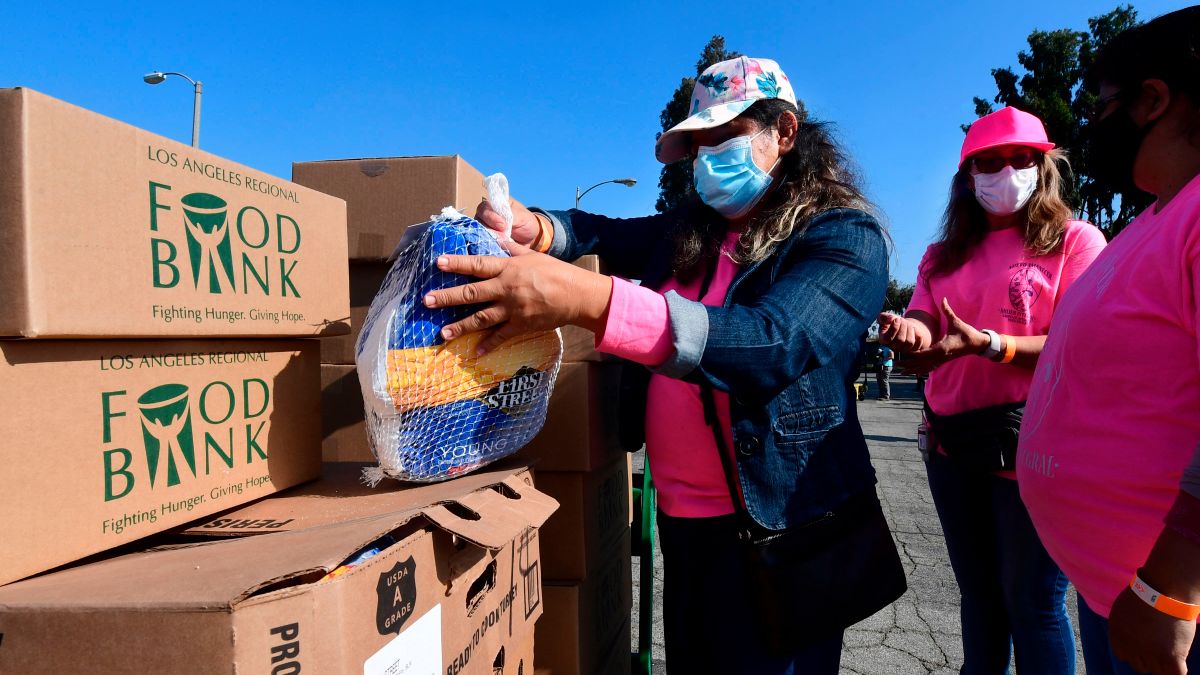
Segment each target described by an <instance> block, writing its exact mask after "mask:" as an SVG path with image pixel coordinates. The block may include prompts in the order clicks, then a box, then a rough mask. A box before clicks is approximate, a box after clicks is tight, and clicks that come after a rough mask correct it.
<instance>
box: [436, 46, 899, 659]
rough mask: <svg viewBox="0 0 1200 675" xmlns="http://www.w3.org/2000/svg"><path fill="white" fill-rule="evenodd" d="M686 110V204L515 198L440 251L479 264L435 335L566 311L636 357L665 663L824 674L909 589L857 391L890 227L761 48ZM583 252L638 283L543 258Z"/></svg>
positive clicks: (675, 144) (631, 376)
mask: <svg viewBox="0 0 1200 675" xmlns="http://www.w3.org/2000/svg"><path fill="white" fill-rule="evenodd" d="M623 96H624V94H623ZM690 106H691V115H690V116H689V117H688V118H686V119H685V120H684V121H683V122H681V123H680V124H679V125H677V126H675V127H673V128H672V129H669V130H668V131H667V132H665V133H664V134H663V135H662V136H661V137H660V138H659V139H658V145H657V148H656V151H655V152H656V156H657V158H658V159H659V160H660V161H662V162H666V163H671V162H677V161H687V162H690V163H691V165H692V167H693V169H694V175H695V183H694V185H695V188H696V193H697V194H698V195H699V199H698V200H693V201H691V202H689V203H687V204H685V205H683V206H681V207H679V208H676V209H672V210H670V211H668V212H666V213H662V214H659V215H653V216H648V217H645V218H631V219H615V218H608V217H605V216H600V215H594V214H590V213H585V212H583V211H579V210H569V211H543V210H540V209H535V210H530V209H526V208H525V207H523V206H520V205H518V204H516V203H515V202H514V203H513V212H514V219H513V223H512V238H513V239H514V240H515V241H516V242H519V244H513V245H511V248H512V250H513V251H514V252H515V255H514V256H513V257H511V258H507V259H504V258H478V257H475V258H473V257H463V258H449V259H447V260H445V261H443V263H442V264H441V266H442V269H445V270H450V271H460V272H464V273H468V274H472V275H474V276H477V277H483V278H484V279H486V280H485V281H480V282H477V283H474V284H470V285H464V286H460V287H458V288H454V289H448V290H445V291H440V292H437V293H435V294H433V296H434V297H433V298H432V302H433V304H435V305H441V304H442V303H445V304H454V305H458V304H468V303H472V304H474V303H479V304H480V305H481V309H480V310H479V311H478V312H477V313H476V314H474V315H473V316H472V317H470V318H468V319H466V320H465V321H462V322H460V323H457V324H453V325H450V326H447V327H446V328H445V334H446V336H447V337H455V336H458V335H461V334H463V333H464V332H467V331H479V330H482V331H487V332H488V337H486V338H484V342H483V344H484V346H485V347H488V346H495V345H498V344H500V343H502V342H503V341H504V340H505V339H508V338H511V337H513V336H516V335H520V334H522V333H524V332H527V331H530V330H535V329H545V328H552V327H555V326H562V325H565V324H576V325H580V326H584V327H586V328H589V329H591V330H592V331H593V332H595V333H596V337H597V343H598V347H597V348H598V349H600V350H601V351H605V352H608V353H611V354H616V355H618V356H622V357H624V358H626V359H628V360H630V361H632V362H635V364H634V365H632V367H631V368H628V369H627V370H626V375H627V379H626V380H625V383H624V384H625V386H623V394H627V395H625V396H623V400H624V401H632V402H633V405H630V406H628V408H627V412H629V413H631V414H630V415H629V416H628V417H622V419H621V425H622V431H623V433H622V435H623V436H625V437H626V439H627V440H628V439H636V440H635V444H640V442H641V439H642V438H644V439H645V443H646V450H647V454H648V457H649V460H650V466H651V469H652V471H653V473H654V480H655V483H656V484H657V487H658V491H659V492H658V503H659V509H660V510H659V514H658V524H659V534H660V540H661V543H662V553H663V560H664V565H665V569H664V577H665V590H664V607H663V620H664V624H665V628H666V647H667V666H668V668H669V669H670V670H671V672H674V673H698V674H704V673H720V674H721V675H736V674H739V673H744V674H746V675H751V674H753V675H774V674H779V675H785V674H789V675H790V674H793V673H811V674H816V675H822V674H828V675H834V674H836V673H837V672H838V670H839V662H840V658H841V651H842V633H843V631H844V629H845V628H846V627H847V626H849V625H850V624H851V623H854V622H856V621H858V620H860V619H862V618H866V617H867V616H869V615H870V614H873V613H875V612H876V611H878V610H879V609H882V608H883V607H884V606H886V605H887V604H888V603H890V602H891V601H892V600H895V599H896V597H898V596H899V594H900V593H902V592H903V589H904V580H903V568H902V567H901V565H900V561H899V557H898V556H897V554H896V550H895V545H894V543H893V542H892V540H891V538H890V535H889V532H888V529H887V524H886V521H885V520H884V519H883V512H882V510H881V508H880V505H879V501H878V498H877V496H876V493H875V482H876V481H875V472H874V469H872V467H871V463H870V455H869V453H868V451H867V444H866V441H865V440H864V438H863V433H862V428H861V427H860V425H859V422H858V413H857V409H856V403H855V401H854V398H853V396H854V395H853V393H852V392H853V386H852V385H853V383H854V381H855V380H856V379H857V375H858V369H859V363H860V362H859V349H860V345H861V343H862V340H863V338H864V337H865V335H866V332H867V330H868V328H869V327H870V325H871V323H872V320H873V318H874V315H875V312H876V308H878V307H879V306H880V303H881V302H882V301H883V296H884V292H885V290H886V287H887V281H888V271H887V259H888V245H887V237H886V235H885V233H884V231H883V229H882V227H880V225H879V222H878V221H877V220H876V218H875V217H874V216H872V215H871V214H870V206H869V205H868V203H867V201H866V199H865V198H864V197H863V195H862V193H861V192H860V191H859V189H858V188H857V187H856V182H855V179H854V176H853V174H852V172H851V171H850V168H849V163H848V162H847V161H846V159H845V157H844V156H843V155H842V152H841V151H840V150H839V149H838V147H837V145H836V144H835V143H834V141H833V138H832V137H831V135H830V133H829V129H828V127H826V126H825V125H824V124H821V123H818V122H814V121H812V120H811V119H809V117H808V114H807V112H806V111H805V108H804V106H803V105H802V104H801V103H800V101H798V100H797V99H796V96H795V93H794V91H793V90H792V86H791V84H790V82H789V81H788V78H787V76H786V75H784V73H783V71H782V70H781V69H780V68H779V66H778V64H776V63H775V62H774V61H771V60H768V59H753V58H749V57H739V58H736V59H732V60H729V61H723V62H721V63H717V64H715V65H713V66H711V67H709V68H708V69H707V70H705V71H704V73H703V74H701V76H700V77H699V78H698V79H697V83H696V87H695V90H694V91H693V92H692V96H691V98H690ZM476 217H477V219H478V220H479V221H480V222H482V223H484V224H485V225H487V226H489V227H491V228H493V229H496V230H503V229H504V228H505V222H504V220H503V219H502V218H501V217H500V216H499V215H498V214H497V212H496V211H495V210H494V209H492V208H491V206H490V205H488V204H486V203H484V204H482V205H481V206H480V208H479V210H478V211H477V212H476ZM521 245H525V246H529V247H531V248H533V249H534V250H538V251H546V252H548V253H549V254H550V255H540V254H538V253H533V252H530V251H528V250H527V249H524V248H523V247H522V246H521ZM588 253H597V254H599V256H600V258H601V259H602V260H604V261H605V262H606V263H607V264H608V265H609V266H610V268H611V269H612V270H614V272H615V273H617V274H620V275H622V276H624V277H627V278H633V279H641V280H643V284H642V285H640V286H639V285H634V284H632V283H629V282H626V281H624V280H622V279H620V278H617V277H608V276H604V275H599V274H595V273H592V272H588V271H586V270H583V269H581V268H579V267H575V266H573V265H571V264H569V263H566V262H562V261H561V260H556V259H555V258H560V259H564V260H572V259H574V258H577V257H578V256H581V255H584V254H588ZM552 256H553V257H552ZM638 364H640V365H638ZM639 404H640V405H639ZM643 434H644V435H643ZM781 549H784V550H781ZM715 599H716V602H715V603H714V600H715Z"/></svg>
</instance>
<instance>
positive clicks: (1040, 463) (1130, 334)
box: [1017, 178, 1200, 616]
mask: <svg viewBox="0 0 1200 675" xmlns="http://www.w3.org/2000/svg"><path fill="white" fill-rule="evenodd" d="M1197 324H1200V178H1197V179H1193V180H1192V182H1191V183H1189V184H1188V185H1187V187H1185V188H1184V190H1183V191H1182V192H1180V193H1179V194H1178V195H1177V196H1176V197H1175V198H1174V199H1173V200H1171V201H1170V202H1169V203H1168V204H1167V205H1166V206H1165V207H1164V208H1163V209H1162V210H1161V211H1159V212H1155V210H1154V208H1153V207H1151V208H1150V209H1147V210H1146V211H1145V212H1144V213H1142V215H1141V216H1139V217H1138V218H1137V219H1136V220H1135V221H1133V223H1131V224H1130V225H1129V226H1128V227H1127V228H1125V230H1124V231H1123V232H1121V234H1120V235H1118V236H1117V237H1116V238H1115V239H1113V241H1112V244H1110V245H1109V246H1108V248H1107V249H1105V250H1104V252H1103V253H1101V254H1100V257H1099V258H1097V259H1096V262H1095V263H1094V264H1093V265H1092V267H1091V268H1090V269H1089V270H1088V271H1087V272H1086V273H1085V274H1084V275H1083V276H1082V277H1080V279H1079V281H1078V282H1077V283H1076V284H1075V285H1074V286H1073V287H1072V288H1071V290H1070V292H1069V293H1067V295H1066V297H1065V298H1064V299H1063V301H1062V304H1061V306H1060V307H1059V310H1058V314H1057V315H1056V316H1055V317H1054V327H1053V328H1052V329H1051V331H1050V338H1049V339H1048V340H1047V342H1046V348H1045V350H1044V351H1043V352H1042V356H1041V359H1039V361H1038V367H1037V370H1036V372H1035V374H1034V381H1033V389H1032V390H1031V391H1030V393H1029V401H1028V404H1027V406H1026V408H1025V420H1024V423H1023V425H1022V427H1021V444H1020V447H1019V449H1018V452H1017V477H1018V480H1019V481H1020V485H1021V497H1022V499H1023V500H1024V502H1025V505H1026V506H1027V507H1028V509H1029V515H1030V517H1031V518H1032V519H1033V524H1034V525H1035V526H1036V527H1037V531H1038V535H1039V536H1040V537H1041V539H1042V542H1043V543H1044V544H1045V546H1046V550H1047V551H1049V553H1050V555H1051V556H1052V557H1053V558H1054V560H1055V562H1057V563H1058V565H1059V567H1061V568H1062V570H1063V572H1065V573H1066V575H1067V577H1068V578H1069V579H1070V580H1071V582H1072V583H1074V584H1075V586H1076V588H1078V589H1079V592H1080V593H1081V594H1082V595H1083V597H1084V599H1085V600H1087V603H1088V606H1089V607H1090V608H1091V609H1092V610H1094V611H1096V612H1097V613H1099V614H1101V615H1102V616H1108V613H1109V610H1110V609H1111V607H1112V603H1113V601H1114V600H1115V599H1116V597H1117V595H1118V594H1119V593H1120V592H1121V591H1122V590H1123V589H1124V588H1125V587H1126V586H1127V585H1128V584H1129V581H1130V579H1131V578H1132V577H1133V574H1134V571H1135V570H1136V569H1137V568H1138V567H1140V566H1141V565H1142V564H1143V563H1145V561H1146V556H1147V555H1149V553H1150V549H1151V547H1152V546H1153V545H1154V541H1155V539H1157V538H1158V535H1159V533H1160V532H1161V531H1162V529H1163V518H1164V516H1165V515H1166V514H1167V512H1168V511H1169V510H1170V508H1171V505H1172V503H1173V502H1174V500H1175V497H1176V495H1177V494H1178V492H1179V485H1180V479H1181V477H1182V474H1183V470H1184V468H1185V467H1186V466H1187V465H1188V462H1189V461H1190V460H1191V459H1192V456H1193V452H1194V451H1195V449H1196V445H1197V442H1200V339H1198V338H1197Z"/></svg>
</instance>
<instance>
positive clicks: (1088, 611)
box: [1079, 595, 1200, 675]
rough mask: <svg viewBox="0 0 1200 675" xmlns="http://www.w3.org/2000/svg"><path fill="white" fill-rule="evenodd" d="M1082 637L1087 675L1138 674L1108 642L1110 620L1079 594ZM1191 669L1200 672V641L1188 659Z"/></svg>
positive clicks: (1080, 632)
mask: <svg viewBox="0 0 1200 675" xmlns="http://www.w3.org/2000/svg"><path fill="white" fill-rule="evenodd" d="M1079 640H1080V642H1082V643H1083V662H1084V663H1085V664H1087V671H1088V675H1139V674H1138V671H1136V670H1134V669H1133V668H1131V667H1130V666H1129V664H1128V663H1126V662H1124V661H1118V660H1117V658H1116V657H1115V656H1113V654H1112V645H1110V644H1109V642H1108V619H1105V618H1104V617H1102V616H1100V615H1099V614H1097V613H1095V612H1093V611H1092V608H1091V607H1088V606H1087V603H1086V602H1084V600H1083V596H1082V595H1081V596H1079ZM1187 665H1188V672H1189V673H1200V640H1197V641H1195V642H1193V643H1192V651H1191V652H1189V653H1188V658H1187Z"/></svg>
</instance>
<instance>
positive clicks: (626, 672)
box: [526, 621, 637, 675]
mask: <svg viewBox="0 0 1200 675" xmlns="http://www.w3.org/2000/svg"><path fill="white" fill-rule="evenodd" d="M632 627H633V623H632V621H630V622H627V623H626V624H625V626H624V628H622V629H621V630H620V631H618V632H617V636H616V638H615V639H614V640H613V642H612V644H611V645H610V646H609V647H608V655H607V656H605V657H604V659H603V661H602V662H601V664H600V665H599V666H598V667H597V668H596V670H595V672H594V673H593V674H590V675H631V673H632V672H633V670H634V667H633V664H634V663H635V658H636V656H637V654H635V653H634V651H633V648H632V647H631V646H630V638H631V635H630V631H631V629H632ZM526 672H529V671H526ZM560 672H563V671H559V670H551V669H549V668H542V667H537V668H534V670H533V673H534V674H535V675H560ZM565 673H566V675H570V673H583V671H580V670H577V669H575V670H572V669H571V668H568V669H567V670H566V671H565Z"/></svg>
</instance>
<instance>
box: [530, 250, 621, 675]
mask: <svg viewBox="0 0 1200 675" xmlns="http://www.w3.org/2000/svg"><path fill="white" fill-rule="evenodd" d="M576 264H578V265H581V266H584V267H587V268H589V269H592V270H593V271H599V263H598V261H597V260H596V258H595V257H594V256H588V257H585V258H583V259H581V260H579V261H577V262H576ZM593 344H594V338H593V336H592V334H591V333H589V332H588V331H585V330H582V329H578V328H573V327H567V328H564V329H563V347H564V351H563V366H562V370H560V371H559V375H558V381H557V383H556V384H555V388H554V395H553V397H552V398H551V400H550V412H549V415H548V417H547V420H546V426H545V427H543V429H542V432H541V433H540V434H538V436H537V438H535V439H534V440H533V442H531V443H530V444H529V445H527V446H526V447H525V448H523V449H522V450H521V451H520V452H519V453H517V456H518V457H524V458H526V459H529V460H531V461H534V472H535V482H536V485H537V487H538V489H539V490H541V491H543V492H545V493H546V494H548V495H550V496H552V497H553V498H554V499H555V500H557V501H558V502H559V504H560V505H561V506H560V508H559V510H558V511H557V512H556V513H555V514H554V515H553V516H551V517H550V519H549V520H548V521H547V522H546V524H545V526H544V527H543V529H542V535H541V536H542V542H543V554H542V562H543V564H544V568H545V578H546V586H545V596H546V615H545V619H544V620H543V621H542V622H540V623H539V624H538V629H537V643H536V654H537V657H536V664H537V667H538V672H539V673H541V672H548V673H551V674H552V675H619V674H620V673H627V672H629V666H630V628H631V627H630V610H631V608H632V597H631V596H632V586H631V584H632V579H631V565H630V550H629V547H630V532H629V526H630V522H631V520H632V497H631V491H630V489H631V483H630V480H631V471H630V469H631V467H630V456H629V454H628V453H626V452H625V451H624V450H622V449H621V448H620V445H619V442H618V439H617V393H618V389H619V385H620V370H621V369H620V366H619V365H618V364H617V363H615V362H613V361H611V360H608V359H607V358H606V357H605V356H604V355H603V354H600V353H598V352H596V351H595V349H594V348H593Z"/></svg>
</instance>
